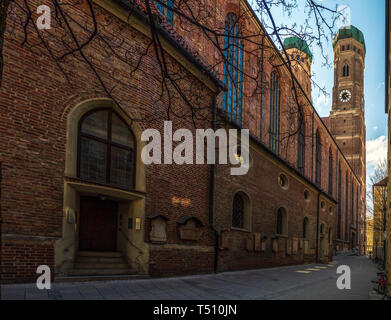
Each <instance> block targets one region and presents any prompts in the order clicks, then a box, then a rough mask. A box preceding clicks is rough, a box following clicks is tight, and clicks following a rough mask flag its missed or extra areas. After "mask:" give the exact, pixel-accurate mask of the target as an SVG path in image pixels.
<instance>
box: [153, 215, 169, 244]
mask: <svg viewBox="0 0 391 320" xmlns="http://www.w3.org/2000/svg"><path fill="white" fill-rule="evenodd" d="M150 219H151V232H150V233H149V239H150V240H151V242H152V243H165V242H167V221H168V218H166V217H165V216H163V215H153V216H151V217H150Z"/></svg>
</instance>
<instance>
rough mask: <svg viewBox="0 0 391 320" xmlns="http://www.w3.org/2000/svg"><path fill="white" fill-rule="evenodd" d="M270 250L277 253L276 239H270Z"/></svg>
mask: <svg viewBox="0 0 391 320" xmlns="http://www.w3.org/2000/svg"><path fill="white" fill-rule="evenodd" d="M272 250H273V252H275V253H276V252H278V239H272Z"/></svg>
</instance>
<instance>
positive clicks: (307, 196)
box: [304, 190, 311, 201]
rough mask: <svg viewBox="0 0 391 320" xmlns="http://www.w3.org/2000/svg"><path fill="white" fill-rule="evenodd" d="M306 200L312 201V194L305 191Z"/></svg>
mask: <svg viewBox="0 0 391 320" xmlns="http://www.w3.org/2000/svg"><path fill="white" fill-rule="evenodd" d="M304 200H306V201H310V200H311V196H310V192H309V191H308V190H304Z"/></svg>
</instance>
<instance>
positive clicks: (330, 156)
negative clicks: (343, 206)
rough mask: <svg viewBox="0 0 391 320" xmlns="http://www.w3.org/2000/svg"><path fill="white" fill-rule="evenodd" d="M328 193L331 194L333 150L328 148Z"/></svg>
mask: <svg viewBox="0 0 391 320" xmlns="http://www.w3.org/2000/svg"><path fill="white" fill-rule="evenodd" d="M329 194H330V195H332V194H333V151H332V150H331V147H330V149H329Z"/></svg>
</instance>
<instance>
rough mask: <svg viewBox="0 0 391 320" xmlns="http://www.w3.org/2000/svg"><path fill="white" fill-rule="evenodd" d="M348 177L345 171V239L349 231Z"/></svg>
mask: <svg viewBox="0 0 391 320" xmlns="http://www.w3.org/2000/svg"><path fill="white" fill-rule="evenodd" d="M348 224H349V177H348V173H347V172H346V183H345V241H348V231H349V229H348V228H349V226H348Z"/></svg>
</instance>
